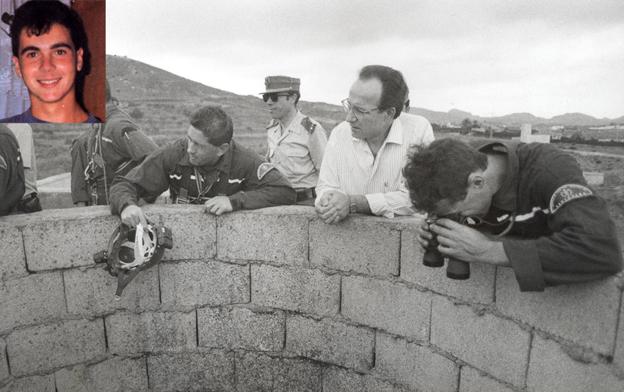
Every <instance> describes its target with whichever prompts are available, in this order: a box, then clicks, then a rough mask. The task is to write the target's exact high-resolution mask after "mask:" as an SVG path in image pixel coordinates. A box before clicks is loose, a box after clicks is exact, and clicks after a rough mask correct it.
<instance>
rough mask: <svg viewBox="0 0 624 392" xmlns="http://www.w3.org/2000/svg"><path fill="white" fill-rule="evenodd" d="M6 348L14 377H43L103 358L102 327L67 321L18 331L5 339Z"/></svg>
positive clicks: (91, 322) (88, 322) (96, 322)
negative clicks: (45, 373)
mask: <svg viewBox="0 0 624 392" xmlns="http://www.w3.org/2000/svg"><path fill="white" fill-rule="evenodd" d="M7 346H8V350H7V352H8V355H9V363H10V364H11V374H12V375H13V376H22V375H29V374H34V373H42V372H46V371H49V370H52V369H54V368H57V367H64V366H70V365H74V364H78V363H82V362H86V361H91V360H94V359H96V358H98V357H100V356H102V355H104V353H105V351H106V344H105V342H104V323H103V321H102V320H101V319H96V320H93V321H88V320H67V321H64V322H61V323H56V324H50V325H40V326H37V327H32V328H26V329H20V330H17V331H15V332H13V333H11V334H10V335H9V336H8V338H7Z"/></svg>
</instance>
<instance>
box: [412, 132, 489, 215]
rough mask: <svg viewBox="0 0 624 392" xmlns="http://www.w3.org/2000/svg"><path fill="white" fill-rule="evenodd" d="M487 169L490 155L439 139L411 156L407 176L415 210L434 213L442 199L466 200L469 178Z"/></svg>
mask: <svg viewBox="0 0 624 392" xmlns="http://www.w3.org/2000/svg"><path fill="white" fill-rule="evenodd" d="M486 168H487V155H486V154H485V153H482V152H480V151H478V150H477V149H475V148H473V147H471V146H470V145H468V144H467V143H465V142H463V141H461V140H458V139H452V138H445V139H439V140H436V141H434V142H432V143H431V144H430V145H429V146H427V147H424V148H423V147H414V148H412V150H411V151H410V152H409V154H408V159H407V164H406V165H405V167H404V168H403V176H404V177H405V180H406V181H407V187H408V189H409V194H410V198H411V200H412V203H413V204H414V208H416V209H417V210H420V211H424V212H427V213H434V212H435V210H436V206H437V204H438V203H439V202H440V200H442V199H446V200H447V201H448V202H450V203H456V202H458V201H460V200H463V199H464V198H465V197H466V194H467V191H468V176H469V175H470V174H471V173H473V172H474V171H477V170H485V169H486Z"/></svg>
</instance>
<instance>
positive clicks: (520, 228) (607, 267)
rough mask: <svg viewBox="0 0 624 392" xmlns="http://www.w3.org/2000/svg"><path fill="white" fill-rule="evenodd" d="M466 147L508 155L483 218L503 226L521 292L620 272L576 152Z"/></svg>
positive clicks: (609, 229) (481, 144)
mask: <svg viewBox="0 0 624 392" xmlns="http://www.w3.org/2000/svg"><path fill="white" fill-rule="evenodd" d="M470 144H471V145H472V146H473V147H475V148H477V149H479V151H481V152H484V153H487V154H504V155H506V159H507V174H506V176H505V182H504V184H503V185H502V187H501V189H500V190H499V191H498V192H497V193H496V194H495V195H494V197H493V199H492V206H491V208H490V213H489V214H488V216H487V217H486V219H487V220H488V221H490V222H499V223H500V224H501V226H506V229H507V230H508V232H507V234H506V235H505V236H503V237H502V243H503V247H504V250H505V253H506V254H507V257H508V258H509V260H510V263H511V266H512V268H513V270H514V272H515V275H516V279H517V280H518V283H519V286H520V290H521V291H541V290H543V289H544V287H545V286H552V285H557V284H568V283H576V282H583V281H589V280H594V279H599V278H602V277H606V276H609V275H612V274H614V273H616V272H618V271H620V270H621V269H622V251H621V249H620V245H619V243H618V238H617V232H616V229H615V224H614V222H613V221H612V220H611V218H610V217H609V214H608V211H607V208H606V203H605V202H604V200H603V199H601V198H600V197H598V196H597V195H596V194H595V193H594V191H593V190H591V189H590V188H589V187H588V186H587V183H586V181H585V179H584V177H583V173H582V171H581V169H580V167H579V166H578V163H577V162H576V160H575V159H574V157H572V156H571V155H569V154H566V153H564V152H562V151H561V150H559V149H558V148H556V147H554V146H552V145H550V144H541V143H531V144H524V143H517V142H500V141H496V142H493V141H491V140H488V141H483V140H480V141H472V142H470Z"/></svg>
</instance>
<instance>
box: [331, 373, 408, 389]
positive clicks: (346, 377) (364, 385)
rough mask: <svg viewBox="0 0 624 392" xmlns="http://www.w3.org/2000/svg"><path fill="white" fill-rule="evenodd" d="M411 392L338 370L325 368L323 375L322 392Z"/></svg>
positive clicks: (373, 378)
mask: <svg viewBox="0 0 624 392" xmlns="http://www.w3.org/2000/svg"><path fill="white" fill-rule="evenodd" d="M346 391H357V392H411V391H410V389H409V388H408V387H405V386H401V385H395V384H393V383H391V382H388V381H384V380H379V379H377V378H375V377H373V376H370V375H365V374H358V373H354V372H350V371H348V370H345V369H340V368H333V367H330V368H327V369H326V371H325V373H324V375H323V392H346Z"/></svg>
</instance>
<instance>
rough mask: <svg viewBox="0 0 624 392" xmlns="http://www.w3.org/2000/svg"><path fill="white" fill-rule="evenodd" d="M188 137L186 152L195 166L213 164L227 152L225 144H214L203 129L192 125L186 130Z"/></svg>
mask: <svg viewBox="0 0 624 392" xmlns="http://www.w3.org/2000/svg"><path fill="white" fill-rule="evenodd" d="M186 139H187V140H188V145H187V147H186V153H187V154H188V158H189V162H190V163H191V165H193V166H204V165H208V166H213V165H214V164H215V163H217V161H218V160H219V158H221V156H222V155H223V154H225V151H226V148H225V146H221V147H219V146H215V145H213V144H212V143H210V142H209V141H208V138H207V137H206V136H204V134H203V132H202V131H200V130H199V129H197V128H195V127H193V126H192V125H191V126H190V127H189V129H188V131H187V132H186Z"/></svg>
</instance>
